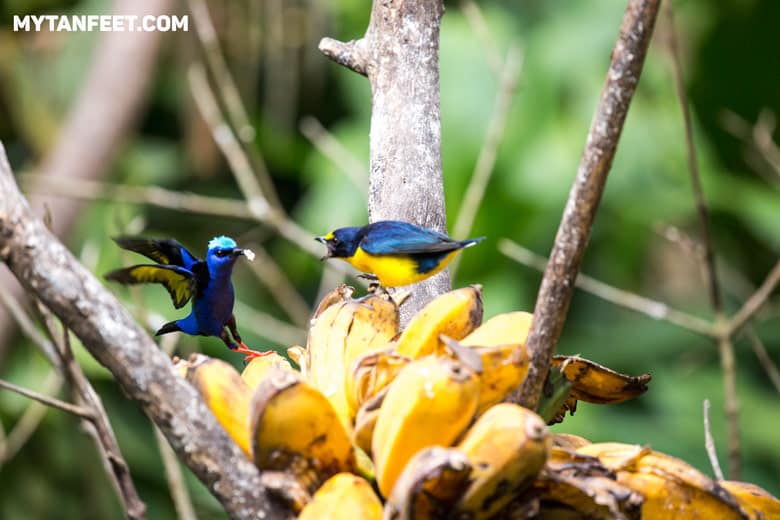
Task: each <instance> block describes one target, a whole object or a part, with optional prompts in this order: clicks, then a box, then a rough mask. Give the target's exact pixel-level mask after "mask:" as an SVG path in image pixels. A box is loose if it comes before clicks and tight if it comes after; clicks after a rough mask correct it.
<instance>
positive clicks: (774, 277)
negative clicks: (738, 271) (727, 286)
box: [724, 260, 780, 336]
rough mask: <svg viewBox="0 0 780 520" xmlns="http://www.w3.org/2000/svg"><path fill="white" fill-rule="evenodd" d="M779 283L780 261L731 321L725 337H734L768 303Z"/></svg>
mask: <svg viewBox="0 0 780 520" xmlns="http://www.w3.org/2000/svg"><path fill="white" fill-rule="evenodd" d="M778 283H780V260H778V261H777V263H776V264H775V266H774V267H773V268H772V270H771V271H770V272H769V274H768V275H767V277H766V278H765V279H764V282H763V283H762V284H761V286H760V287H759V288H758V290H757V291H756V292H754V293H753V295H752V296H751V297H750V298H748V300H747V301H746V302H745V303H744V305H742V308H740V309H739V311H737V313H736V314H735V315H734V316H733V317H732V318H731V319H730V320H729V322H728V327H727V329H726V331H725V333H724V335H727V336H733V335H734V334H736V333H737V332H739V330H740V329H741V328H742V327H743V326H744V325H745V323H747V322H748V321H749V320H750V318H751V317H753V315H754V314H755V313H756V312H758V310H759V309H761V307H762V306H763V305H764V303H766V301H767V299H768V298H769V295H770V294H772V291H774V290H775V288H776V287H777V284H778Z"/></svg>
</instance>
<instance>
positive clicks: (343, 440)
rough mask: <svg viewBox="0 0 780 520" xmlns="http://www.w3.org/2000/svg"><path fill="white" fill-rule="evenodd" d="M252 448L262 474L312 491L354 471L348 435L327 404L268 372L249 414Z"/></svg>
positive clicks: (284, 374) (289, 375)
mask: <svg viewBox="0 0 780 520" xmlns="http://www.w3.org/2000/svg"><path fill="white" fill-rule="evenodd" d="M250 427H251V441H252V442H251V446H252V457H253V460H254V462H255V465H256V466H257V467H258V468H260V469H261V470H284V471H290V472H291V473H293V474H296V475H298V476H300V478H301V479H302V480H305V481H306V482H305V483H306V486H307V489H309V490H310V491H313V490H315V489H316V488H317V487H318V486H319V484H321V483H322V482H323V481H324V480H326V479H327V478H329V477H331V476H333V475H335V474H336V473H341V472H348V471H355V454H354V450H353V448H352V443H351V441H350V438H349V434H348V433H347V431H346V429H345V428H344V426H343V424H342V423H341V420H340V419H339V417H338V414H337V413H336V410H335V409H334V408H333V405H332V404H331V402H330V401H329V400H328V399H327V398H326V397H325V396H324V395H323V394H322V393H321V392H320V391H319V390H317V389H316V388H314V387H313V386H312V385H310V384H309V383H307V382H305V381H304V380H302V379H301V377H300V376H299V375H298V374H296V373H294V372H288V371H285V370H281V369H276V368H272V369H270V370H269V371H268V374H267V375H266V377H265V378H264V379H263V380H262V382H261V383H260V386H258V388H257V390H256V391H255V395H254V398H253V401H252V408H251V422H250Z"/></svg>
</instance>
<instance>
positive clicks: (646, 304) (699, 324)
mask: <svg viewBox="0 0 780 520" xmlns="http://www.w3.org/2000/svg"><path fill="white" fill-rule="evenodd" d="M498 250H499V251H500V252H501V253H503V254H504V255H506V256H507V257H509V258H511V259H512V260H515V261H516V262H519V263H521V264H523V265H526V266H528V267H532V268H534V269H536V270H537V271H542V272H544V270H545V268H546V267H547V262H548V260H547V259H546V258H544V257H543V256H541V255H537V254H536V253H534V252H532V251H530V250H529V249H526V248H525V247H523V246H521V245H519V244H517V243H515V242H512V241H511V240H507V239H503V240H501V241H499V243H498ZM574 284H575V286H576V287H579V288H580V289H582V290H583V291H586V292H588V293H590V294H592V295H594V296H597V297H599V298H601V299H602V300H606V301H608V302H610V303H614V304H615V305H619V306H621V307H625V308H627V309H631V310H633V311H636V312H639V313H642V314H644V315H646V316H649V317H651V318H653V319H654V320H661V321H666V322H669V323H671V324H673V325H677V326H678V327H681V328H684V329H686V330H689V331H691V332H694V333H696V334H701V335H702V336H706V337H708V338H717V337H718V333H717V331H716V330H715V327H714V326H713V325H712V323H710V322H709V321H706V320H703V319H701V318H699V317H697V316H694V315H692V314H688V313H687V312H683V311H680V310H677V309H674V308H672V307H670V306H669V305H667V304H665V303H663V302H659V301H657V300H652V299H650V298H646V297H644V296H640V295H638V294H634V293H632V292H629V291H626V290H624V289H619V288H617V287H615V286H613V285H609V284H606V283H604V282H602V281H600V280H597V279H595V278H592V277H590V276H588V275H586V274H583V273H579V274H578V275H577V278H576V280H575V282H574Z"/></svg>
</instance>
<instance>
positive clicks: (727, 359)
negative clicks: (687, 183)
mask: <svg viewBox="0 0 780 520" xmlns="http://www.w3.org/2000/svg"><path fill="white" fill-rule="evenodd" d="M666 15H667V23H668V25H669V30H668V38H667V44H668V48H669V55H670V57H671V60H672V76H673V78H674V89H675V92H676V94H677V100H678V101H679V104H680V110H681V111H682V116H683V127H684V129H685V150H686V155H687V158H688V170H689V173H690V177H691V184H692V186H693V195H694V199H695V200H696V210H697V212H698V214H699V225H700V226H701V233H702V242H703V245H704V265H705V271H706V273H707V281H708V287H709V294H710V302H711V304H712V308H713V310H714V311H715V325H716V326H720V325H722V324H724V323H725V315H724V313H723V301H722V299H721V294H720V285H719V283H718V275H717V271H716V266H715V248H714V246H713V241H712V232H711V231H710V216H709V209H708V207H707V202H706V200H705V198H704V190H703V189H702V185H701V176H700V175H699V165H698V162H697V159H696V147H695V146H694V142H693V125H692V123H691V112H690V107H689V103H688V95H687V93H686V91H685V85H684V82H683V75H682V66H681V64H680V51H679V49H678V46H677V30H676V28H675V25H674V13H673V10H672V5H671V3H669V2H667V5H666ZM718 351H719V352H720V360H721V367H722V370H723V387H724V391H725V408H726V419H727V430H728V448H729V456H728V460H729V475H730V476H731V478H733V479H739V475H740V435H739V401H738V399H737V381H736V378H737V376H736V361H735V356H734V344H733V343H732V341H731V337H730V335H729V334H725V335H723V336H721V337H720V338H719V339H718Z"/></svg>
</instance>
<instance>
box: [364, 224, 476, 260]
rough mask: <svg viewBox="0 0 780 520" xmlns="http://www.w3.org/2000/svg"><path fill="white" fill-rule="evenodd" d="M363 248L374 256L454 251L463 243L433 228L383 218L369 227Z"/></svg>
mask: <svg viewBox="0 0 780 520" xmlns="http://www.w3.org/2000/svg"><path fill="white" fill-rule="evenodd" d="M360 247H361V249H363V251H365V252H366V253H369V254H371V255H405V254H408V255H411V254H420V253H443V252H446V251H454V250H455V249H458V248H460V247H463V244H461V243H460V242H458V241H456V240H453V239H451V238H450V237H448V236H447V235H445V234H443V233H439V232H438V231H434V230H432V229H426V228H421V227H418V226H415V225H412V224H408V223H406V222H397V221H383V222H375V223H374V224H371V225H370V226H369V229H368V230H367V232H366V234H365V236H364V237H363V240H362V241H361V242H360Z"/></svg>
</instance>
